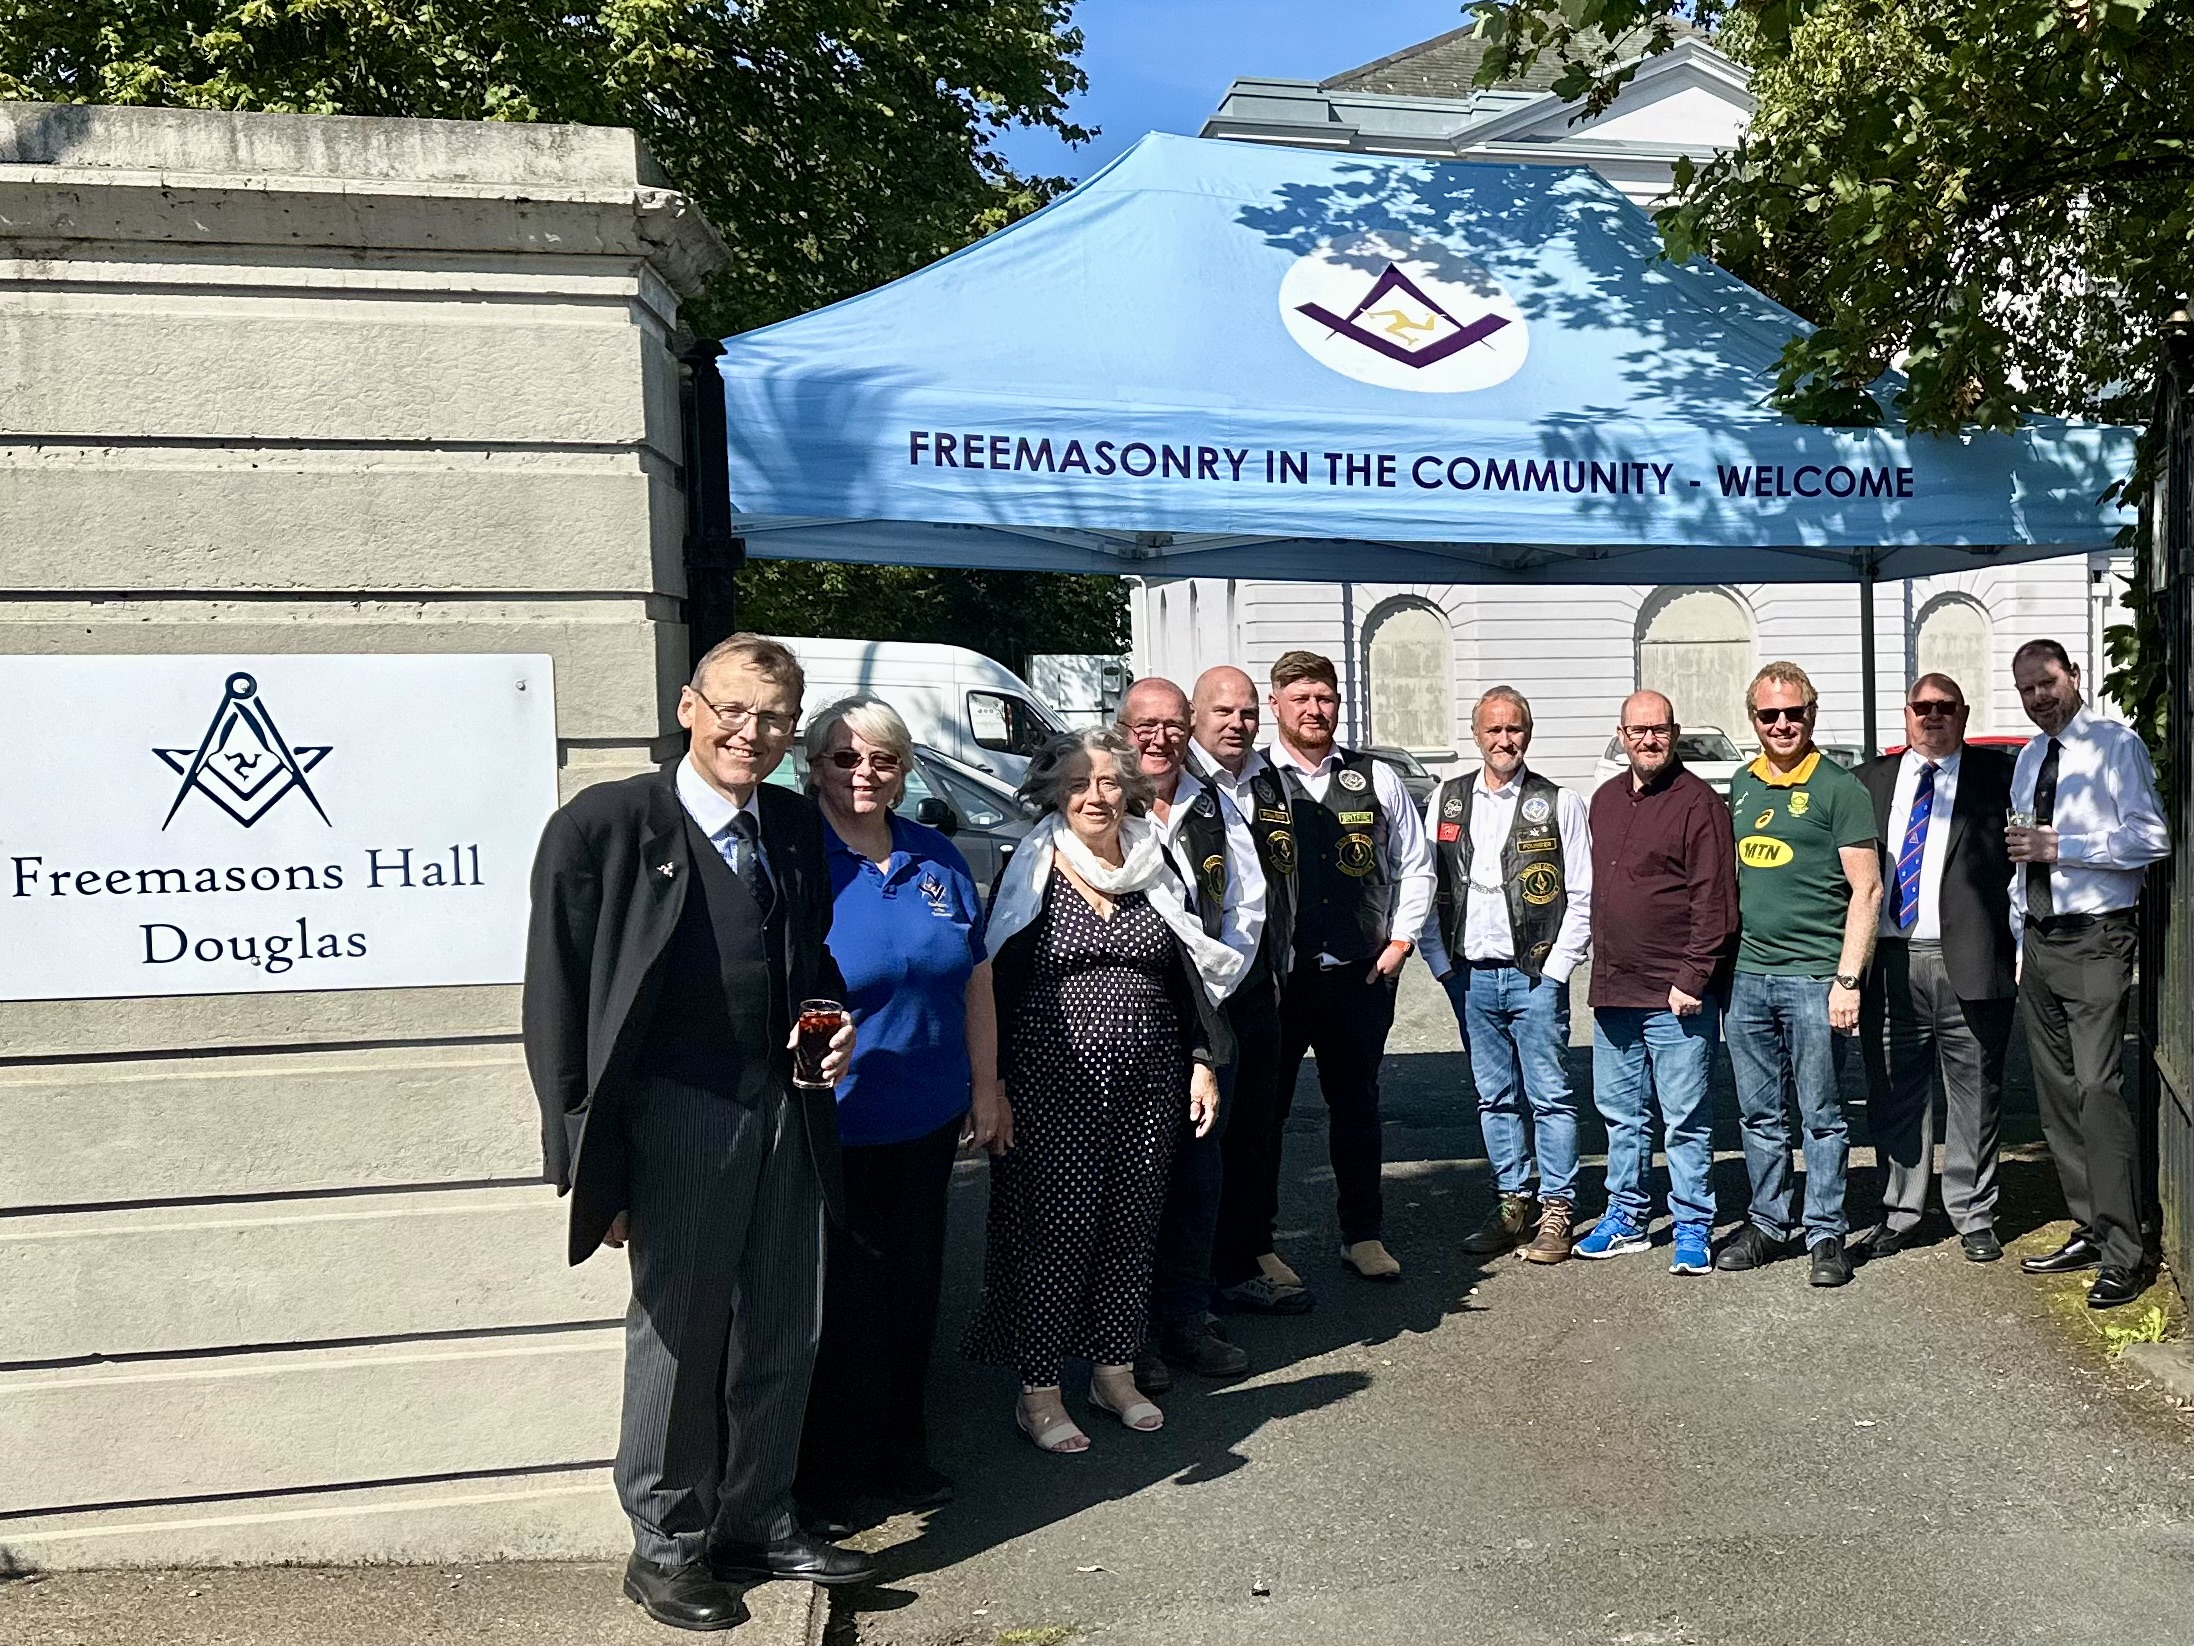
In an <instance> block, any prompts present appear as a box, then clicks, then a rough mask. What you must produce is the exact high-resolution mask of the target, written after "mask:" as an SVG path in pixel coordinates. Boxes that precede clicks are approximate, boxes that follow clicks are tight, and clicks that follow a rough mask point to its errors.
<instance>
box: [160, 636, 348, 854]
mask: <svg viewBox="0 0 2194 1646" xmlns="http://www.w3.org/2000/svg"><path fill="white" fill-rule="evenodd" d="M329 747H330V746H329V745H327V744H304V743H299V744H295V745H293V744H291V743H290V742H289V741H288V740H286V739H285V738H284V737H283V736H282V733H281V731H280V729H279V728H277V727H276V725H275V724H274V715H273V714H272V712H271V711H270V710H269V709H268V708H267V705H266V703H265V701H264V700H263V699H262V698H261V697H260V696H259V682H258V681H257V680H255V679H253V678H252V677H251V676H250V675H248V674H242V673H238V674H232V675H230V676H229V677H228V680H227V682H226V684H225V685H224V686H223V688H222V693H221V704H220V707H218V708H216V709H215V710H214V711H213V719H212V721H211V722H210V723H209V724H208V725H207V727H206V732H205V735H204V736H203V737H201V738H200V739H199V740H198V746H197V747H196V748H195V749H154V750H153V751H152V752H153V753H154V754H156V755H158V756H159V757H160V758H161V759H162V760H163V761H165V762H166V763H167V765H168V768H169V769H170V770H171V771H173V772H175V773H177V774H178V775H179V776H180V777H181V778H182V779H183V782H182V786H181V787H179V788H178V789H177V790H176V791H175V800H174V802H173V803H172V804H171V805H170V806H169V807H168V815H167V816H166V817H164V818H162V819H161V820H160V827H161V828H163V829H165V828H166V827H167V826H168V825H169V824H170V823H172V822H174V821H175V814H176V813H177V812H179V811H181V810H182V809H183V802H184V801H186V800H188V799H189V798H190V797H191V795H192V794H193V793H194V792H195V793H198V794H202V795H204V796H205V797H206V798H207V799H208V800H210V801H212V802H213V803H214V804H215V805H216V806H219V807H220V808H221V809H222V810H223V811H225V812H227V813H228V814H229V816H231V817H232V818H234V819H235V820H236V821H237V822H239V823H241V824H242V825H243V826H244V827H245V828H247V829H248V828H250V827H251V826H252V825H253V824H254V823H257V822H258V821H259V820H260V819H261V818H262V817H264V816H266V815H267V813H269V812H270V811H272V810H273V809H274V808H275V806H276V805H277V804H278V803H279V802H280V801H281V799H282V797H283V796H284V795H286V794H289V793H290V792H291V791H292V790H295V791H297V792H299V793H301V794H303V795H304V797H305V799H306V801H307V802H308V803H309V804H310V805H311V807H312V809H313V810H314V811H316V812H319V814H320V821H321V822H323V823H326V822H328V814H327V812H326V810H325V809H324V808H323V807H322V806H321V804H320V797H319V796H318V795H316V794H314V793H313V792H312V785H311V783H310V782H308V781H307V780H306V775H305V774H306V773H308V772H310V771H312V770H313V769H314V768H315V767H317V766H318V765H319V764H320V762H321V761H323V760H325V759H326V758H327V756H328V749H329Z"/></svg>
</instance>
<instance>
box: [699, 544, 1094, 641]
mask: <svg viewBox="0 0 2194 1646" xmlns="http://www.w3.org/2000/svg"><path fill="white" fill-rule="evenodd" d="M1125 591H1126V585H1125V584H1124V583H1123V582H1122V581H1121V580H1120V579H1119V578H1117V577H1077V576H1069V575H1066V574H1064V573H1057V572H965V571H940V570H933V569H931V568H929V567H926V566H847V565H838V564H833V563H813V564H803V563H802V562H799V561H791V560H763V561H754V562H750V563H749V564H748V566H747V568H746V570H745V571H743V572H742V573H740V576H739V621H740V623H741V624H742V625H743V626H746V627H749V628H756V629H760V630H762V631H763V632H765V633H768V634H794V635H800V634H850V635H859V636H861V637H863V638H864V639H871V640H927V641H934V642H937V643H940V644H943V645H947V646H967V647H971V648H972V649H974V650H976V651H979V652H983V653H985V654H986V655H988V656H991V657H995V658H997V659H998V660H999V661H1000V662H1002V663H1006V664H1009V665H1011V666H1012V667H1014V668H1021V667H1023V666H1024V665H1025V664H1026V663H1027V661H1028V659H1029V657H1030V655H1031V654H1032V653H1036V652H1107V653H1110V652H1121V651H1125V650H1126V649H1127V644H1128V633H1127V602H1126V593H1125Z"/></svg>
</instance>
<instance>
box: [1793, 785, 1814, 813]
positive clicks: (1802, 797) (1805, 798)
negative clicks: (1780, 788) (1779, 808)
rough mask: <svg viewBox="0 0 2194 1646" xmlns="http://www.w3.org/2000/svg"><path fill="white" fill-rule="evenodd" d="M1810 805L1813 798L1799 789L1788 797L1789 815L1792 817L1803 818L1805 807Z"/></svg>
mask: <svg viewBox="0 0 2194 1646" xmlns="http://www.w3.org/2000/svg"><path fill="white" fill-rule="evenodd" d="M1812 803H1813V797H1812V796H1811V795H1809V794H1807V793H1806V792H1805V790H1803V789H1799V790H1797V791H1795V792H1794V793H1793V794H1792V795H1791V797H1790V815H1791V816H1792V817H1803V816H1805V809H1806V807H1808V806H1810V805H1811V804H1812Z"/></svg>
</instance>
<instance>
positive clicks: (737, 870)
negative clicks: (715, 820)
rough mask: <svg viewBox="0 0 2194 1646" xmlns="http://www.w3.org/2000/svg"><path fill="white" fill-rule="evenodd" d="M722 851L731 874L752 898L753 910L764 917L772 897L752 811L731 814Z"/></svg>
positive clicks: (758, 833)
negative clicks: (729, 830) (755, 909)
mask: <svg viewBox="0 0 2194 1646" xmlns="http://www.w3.org/2000/svg"><path fill="white" fill-rule="evenodd" d="M724 848H725V850H724V861H725V862H727V863H729V864H730V865H731V872H732V873H733V874H735V875H737V876H738V877H739V879H740V882H741V883H742V884H743V885H744V886H745V887H746V889H747V891H748V893H749V894H750V895H751V896H752V897H753V899H754V904H755V907H756V908H758V909H760V910H762V912H763V913H765V914H767V913H768V912H769V906H770V901H771V898H772V896H773V894H772V892H771V890H770V884H769V871H768V870H767V869H766V868H764V867H763V865H762V837H761V832H760V831H759V830H758V829H757V828H756V827H755V825H754V814H753V813H752V812H747V811H740V812H734V813H732V816H731V832H730V833H729V834H727V835H726V836H725V837H724Z"/></svg>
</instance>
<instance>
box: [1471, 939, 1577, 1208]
mask: <svg viewBox="0 0 2194 1646" xmlns="http://www.w3.org/2000/svg"><path fill="white" fill-rule="evenodd" d="M1445 982H1446V984H1447V997H1448V999H1449V1000H1450V1001H1451V1002H1453V1003H1454V1006H1455V1015H1456V1018H1457V1019H1458V1020H1459V1021H1460V1022H1461V1023H1462V1026H1463V1044H1464V1046H1465V1047H1467V1048H1468V1049H1469V1052H1470V1076H1471V1079H1472V1080H1474V1081H1475V1082H1476V1083H1477V1086H1478V1126H1479V1129H1480V1130H1481V1131H1483V1132H1484V1133H1485V1140H1486V1153H1487V1154H1488V1155H1490V1156H1491V1157H1492V1159H1493V1180H1494V1184H1495V1186H1496V1187H1498V1188H1499V1189H1500V1191H1501V1193H1503V1194H1523V1193H1525V1192H1527V1191H1528V1189H1529V1188H1530V1184H1531V1166H1532V1159H1531V1152H1532V1144H1533V1142H1534V1141H1536V1143H1537V1144H1538V1150H1539V1161H1538V1165H1539V1197H1540V1198H1541V1199H1542V1200H1574V1199H1575V1198H1576V1188H1577V1100H1576V1098H1575V1097H1574V1096H1573V1095H1572V1094H1571V1092H1570V1089H1569V1070H1568V1069H1567V1068H1565V1067H1564V1066H1563V1064H1562V1048H1563V1047H1565V1046H1567V1045H1568V1044H1569V985H1568V984H1567V983H1566V982H1563V983H1557V982H1555V981H1554V980H1553V979H1552V978H1550V977H1542V978H1540V979H1539V981H1538V982H1536V983H1534V982H1533V981H1532V980H1531V979H1530V978H1529V977H1527V976H1525V975H1524V974H1523V973H1522V972H1520V971H1518V970H1516V968H1515V967H1513V966H1499V967H1486V968H1482V969H1481V968H1479V967H1475V966H1472V965H1470V964H1469V963H1468V962H1458V963H1457V964H1456V967H1455V969H1454V970H1453V971H1451V972H1449V973H1448V974H1447V977H1446V979H1445ZM1527 1108H1528V1110H1529V1112H1530V1115H1531V1120H1532V1125H1531V1131H1530V1134H1528V1135H1527V1134H1526V1132H1525V1129H1524V1114H1525V1112H1526V1110H1527Z"/></svg>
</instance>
